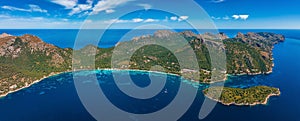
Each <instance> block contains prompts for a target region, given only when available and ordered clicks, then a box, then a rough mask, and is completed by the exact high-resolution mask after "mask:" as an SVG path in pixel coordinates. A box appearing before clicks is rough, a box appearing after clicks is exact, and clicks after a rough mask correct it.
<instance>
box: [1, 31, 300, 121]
mask: <svg viewBox="0 0 300 121" xmlns="http://www.w3.org/2000/svg"><path fill="white" fill-rule="evenodd" d="M86 31H90V34H93V33H98V32H99V31H105V30H86ZM129 31H130V30H123V29H122V30H108V31H106V32H105V33H106V34H104V36H103V37H102V38H101V40H100V42H99V43H98V44H97V45H98V46H99V47H102V48H108V47H113V46H115V45H116V44H117V43H118V41H119V40H120V39H121V38H122V39H124V40H122V41H126V40H131V39H132V38H133V37H134V36H127V37H125V38H123V35H124V34H126V33H127V32H129ZM155 31H156V30H143V31H141V32H140V34H136V35H135V36H140V35H143V34H145V33H146V34H153V33H154V32H155ZM176 31H184V30H176ZM219 31H220V32H225V33H226V34H227V35H228V36H230V37H234V36H235V35H236V34H237V32H242V33H247V32H274V33H278V34H283V35H284V36H285V37H286V41H285V42H283V43H279V44H277V45H275V48H274V50H273V54H274V55H273V56H274V59H275V60H274V63H275V66H274V69H273V73H271V74H269V75H255V76H248V75H242V76H229V77H228V80H226V82H225V86H226V87H235V88H248V87H253V86H257V85H265V86H272V87H277V88H279V89H280V90H281V95H280V96H278V97H271V98H270V99H269V101H268V104H267V105H256V106H225V105H222V104H220V103H217V104H216V106H215V107H214V109H213V110H212V112H211V113H209V115H208V116H207V117H206V118H204V119H202V120H203V121H300V117H299V116H300V115H299V114H300V97H299V94H300V93H299V92H300V74H299V73H300V30H263V29H259V30H254V29H252V30H247V29H243V30H236V29H229V30H219ZM4 32H5V33H8V34H12V35H16V36H21V35H23V34H33V35H36V36H38V37H40V38H41V39H42V40H43V41H45V42H47V43H50V44H53V45H56V46H58V47H61V48H73V47H74V43H75V40H76V38H77V33H78V32H79V30H55V29H50V30H46V29H40V30H38V29H29V30H26V29H20V30H15V29H5V30H4V29H2V30H0V33H4ZM83 38H85V39H86V41H85V43H82V44H80V45H81V47H84V46H86V45H89V44H94V43H95V41H96V40H94V41H92V40H91V41H88V40H89V39H90V38H89V35H86V37H83ZM79 48H80V47H79ZM79 48H77V49H79ZM78 73H79V75H78V74H76V73H71V72H67V73H62V74H59V75H55V76H51V77H48V78H45V79H43V80H42V81H40V82H38V83H36V84H33V85H32V86H30V87H28V88H25V89H22V90H20V91H17V92H14V93H11V94H9V95H7V96H5V97H2V98H0V121H20V120H22V121H35V120H37V121H94V120H96V118H95V117H94V116H93V115H92V114H90V113H89V111H88V110H87V109H86V108H85V105H84V104H83V103H82V101H81V99H80V97H79V95H78V90H77V89H76V83H82V84H88V85H100V87H101V90H102V91H103V92H104V93H105V96H106V97H107V98H108V99H109V101H110V102H112V103H113V104H114V106H115V107H117V108H118V109H120V110H122V111H125V112H129V113H133V114H136V115H143V114H149V113H153V112H156V111H159V110H161V109H163V108H165V107H166V106H168V105H169V104H170V102H172V101H173V99H174V98H175V97H176V96H177V94H178V93H179V91H180V90H179V86H186V87H189V88H198V90H197V93H196V97H195V99H194V100H193V102H191V106H190V107H189V108H188V110H187V111H186V112H185V113H184V114H182V116H180V118H179V119H178V120H179V121H202V120H201V119H199V118H198V115H199V111H200V109H201V106H202V103H203V101H204V99H205V97H204V95H203V94H202V90H203V89H205V88H207V87H208V85H205V84H197V83H192V82H190V81H187V80H183V79H182V78H181V77H178V76H176V75H166V74H162V73H155V74H153V73H154V72H144V71H129V70H128V71H117V70H91V71H83V72H78ZM80 73H84V74H80ZM128 73H129V74H130V77H131V78H132V79H133V82H134V83H124V84H122V85H121V86H128V85H133V84H136V85H137V86H138V87H141V88H144V87H147V86H149V85H150V84H151V79H150V78H149V75H152V76H154V77H157V78H161V77H163V76H166V78H165V79H166V83H165V86H164V87H163V88H162V90H161V91H159V92H158V93H157V95H155V96H154V97H153V98H147V99H141V100H137V99H135V98H132V97H129V96H128V95H126V94H125V93H122V91H121V90H120V89H119V88H118V87H117V86H116V85H117V82H115V81H114V78H113V76H114V75H113V74H115V76H121V77H122V75H124V74H128ZM92 75H96V77H97V80H98V81H97V82H96V83H95V82H93V81H89V80H88V79H87V80H81V81H80V80H79V82H76V83H75V77H76V76H82V77H89V76H92ZM77 81H78V80H77ZM182 81H184V83H181V82H182ZM180 84H183V85H180ZM99 103H101V102H99ZM107 110H110V109H107ZM172 113H173V111H172V110H171V111H170V113H169V114H168V115H167V116H170V117H172V116H173V115H172ZM108 115H110V116H118V115H115V114H108ZM155 119H156V118H155ZM132 120H138V119H135V118H132Z"/></svg>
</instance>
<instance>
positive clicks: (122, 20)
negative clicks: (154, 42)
mask: <svg viewBox="0 0 300 121" xmlns="http://www.w3.org/2000/svg"><path fill="white" fill-rule="evenodd" d="M159 21H160V20H158V19H152V18H148V19H142V18H134V19H131V20H124V19H111V20H107V21H104V23H106V24H112V23H142V22H143V23H151V22H159Z"/></svg>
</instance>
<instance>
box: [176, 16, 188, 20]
mask: <svg viewBox="0 0 300 121" xmlns="http://www.w3.org/2000/svg"><path fill="white" fill-rule="evenodd" d="M188 18H189V16H180V17H179V18H178V21H184V20H187V19H188Z"/></svg>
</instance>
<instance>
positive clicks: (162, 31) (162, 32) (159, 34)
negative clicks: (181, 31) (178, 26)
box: [154, 30, 175, 38]
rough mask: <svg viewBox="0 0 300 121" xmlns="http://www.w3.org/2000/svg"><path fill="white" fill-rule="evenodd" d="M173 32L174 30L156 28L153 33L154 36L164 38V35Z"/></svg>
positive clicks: (167, 35)
mask: <svg viewBox="0 0 300 121" xmlns="http://www.w3.org/2000/svg"><path fill="white" fill-rule="evenodd" d="M174 33H175V32H172V31H170V30H158V31H156V32H155V33H154V37H158V38H164V37H169V36H170V35H172V34H174Z"/></svg>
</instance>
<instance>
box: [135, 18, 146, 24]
mask: <svg viewBox="0 0 300 121" xmlns="http://www.w3.org/2000/svg"><path fill="white" fill-rule="evenodd" d="M132 21H133V22H134V23H139V22H143V21H144V19H141V18H134V19H132Z"/></svg>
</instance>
